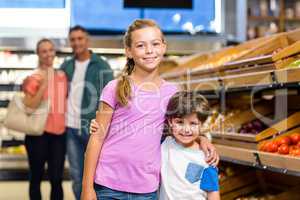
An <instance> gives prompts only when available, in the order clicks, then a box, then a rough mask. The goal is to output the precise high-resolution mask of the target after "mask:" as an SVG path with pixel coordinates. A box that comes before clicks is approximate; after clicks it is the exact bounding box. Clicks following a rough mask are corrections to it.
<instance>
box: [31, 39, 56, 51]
mask: <svg viewBox="0 0 300 200" xmlns="http://www.w3.org/2000/svg"><path fill="white" fill-rule="evenodd" d="M44 42H48V43H51V44H52V45H53V46H55V45H54V43H53V41H52V40H50V39H48V38H43V39H40V40H39V41H38V42H37V44H36V47H35V51H36V53H37V54H38V53H39V50H40V46H41V44H42V43H44Z"/></svg>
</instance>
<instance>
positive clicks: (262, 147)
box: [259, 142, 266, 151]
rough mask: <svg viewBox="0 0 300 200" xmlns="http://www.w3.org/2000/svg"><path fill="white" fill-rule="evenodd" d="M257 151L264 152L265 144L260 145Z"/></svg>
mask: <svg viewBox="0 0 300 200" xmlns="http://www.w3.org/2000/svg"><path fill="white" fill-rule="evenodd" d="M259 150H260V151H266V142H263V143H261V145H260V146H259Z"/></svg>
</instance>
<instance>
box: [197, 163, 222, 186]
mask: <svg viewBox="0 0 300 200" xmlns="http://www.w3.org/2000/svg"><path fill="white" fill-rule="evenodd" d="M200 189H201V190H204V191H206V192H213V191H219V178H218V169H217V168H216V167H211V166H209V167H207V168H205V169H204V171H203V173H202V177H201V181H200Z"/></svg>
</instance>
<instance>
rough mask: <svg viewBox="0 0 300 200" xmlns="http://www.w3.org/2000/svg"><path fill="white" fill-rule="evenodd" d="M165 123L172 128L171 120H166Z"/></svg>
mask: <svg viewBox="0 0 300 200" xmlns="http://www.w3.org/2000/svg"><path fill="white" fill-rule="evenodd" d="M167 121H168V125H169V126H170V127H172V119H168V120H167Z"/></svg>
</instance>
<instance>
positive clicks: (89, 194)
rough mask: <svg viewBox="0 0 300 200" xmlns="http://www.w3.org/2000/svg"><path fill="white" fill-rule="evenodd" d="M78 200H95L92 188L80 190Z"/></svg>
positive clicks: (95, 196)
mask: <svg viewBox="0 0 300 200" xmlns="http://www.w3.org/2000/svg"><path fill="white" fill-rule="evenodd" d="M80 200H97V195H96V192H95V190H94V188H86V189H82V192H81V197H80Z"/></svg>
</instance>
